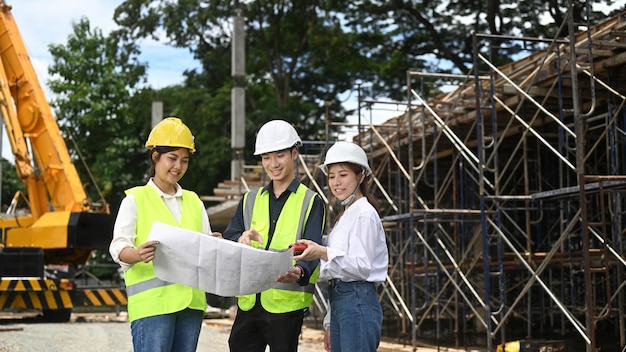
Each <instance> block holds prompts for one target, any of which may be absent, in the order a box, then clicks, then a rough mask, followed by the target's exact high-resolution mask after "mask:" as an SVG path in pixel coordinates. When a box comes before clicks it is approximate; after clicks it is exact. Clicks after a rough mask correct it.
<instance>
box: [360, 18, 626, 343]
mask: <svg viewBox="0 0 626 352" xmlns="http://www.w3.org/2000/svg"><path fill="white" fill-rule="evenodd" d="M565 25H567V26H569V29H570V31H569V32H570V33H576V34H575V36H574V39H575V40H573V41H571V40H569V39H568V38H566V39H565V40H560V39H559V40H557V39H555V40H547V41H545V46H544V49H542V50H541V51H536V52H533V53H530V55H529V56H527V57H525V58H524V59H521V60H519V61H516V62H513V63H511V64H508V65H505V66H501V67H496V66H495V65H493V64H492V63H491V61H490V58H489V57H485V56H483V54H482V53H483V52H488V50H481V47H483V46H489V45H491V42H492V41H493V40H500V41H501V40H503V39H504V40H507V41H520V42H524V41H538V39H533V38H502V37H493V36H481V35H476V36H475V47H476V50H475V62H474V69H473V72H471V73H470V74H468V75H467V76H454V75H435V74H429V73H427V72H408V73H407V82H408V83H407V84H408V89H407V90H408V92H410V95H409V96H408V104H407V106H408V107H410V108H409V109H407V111H406V113H404V114H402V115H401V116H398V117H396V118H392V119H390V120H388V121H386V122H385V123H383V124H381V125H378V126H374V125H371V124H370V125H369V126H365V128H364V129H363V131H362V132H361V133H360V134H359V135H358V136H357V137H355V139H354V140H355V141H356V142H358V143H359V144H361V146H363V147H364V148H365V149H366V150H367V151H369V153H370V156H371V162H372V165H373V169H374V175H375V177H376V184H377V185H378V187H376V192H377V195H378V196H379V198H380V199H381V203H385V207H384V209H385V210H384V213H383V214H381V216H382V217H383V220H384V223H385V224H386V228H387V231H388V236H389V250H390V258H391V266H390V270H389V279H388V282H387V284H386V285H384V287H383V288H381V299H382V301H383V302H384V307H385V311H386V313H387V320H386V321H387V324H394V325H393V326H387V328H388V329H389V330H390V331H391V330H393V331H395V332H397V336H398V337H401V336H406V338H407V339H408V340H409V341H410V343H412V344H414V345H415V344H416V343H417V342H416V341H418V340H422V339H435V340H440V341H446V342H447V343H446V345H449V342H454V344H455V345H457V347H463V346H466V345H473V344H476V343H478V344H480V345H486V346H487V347H488V350H490V351H491V350H495V348H493V346H494V345H496V344H499V343H501V342H504V341H510V340H515V339H541V338H543V339H562V340H564V341H567V342H568V343H569V344H568V345H567V346H576V347H568V348H575V349H572V350H575V351H584V350H585V347H584V346H586V350H587V351H596V350H599V349H600V347H602V351H606V350H613V349H614V350H615V351H618V350H619V351H622V350H623V349H624V346H625V345H626V335H625V334H626V326H625V319H626V316H625V304H626V300H625V299H626V297H625V289H624V286H625V285H626V281H625V279H624V278H625V276H624V274H625V270H624V269H625V266H626V260H625V257H626V256H625V253H626V251H625V248H624V247H625V245H626V236H625V235H624V230H625V229H626V109H625V108H624V104H625V102H626V13H622V14H619V15H618V16H615V17H613V18H610V19H608V20H606V21H605V22H603V23H600V24H596V25H587V26H583V25H580V24H574V23H572V21H570V23H567V24H565ZM424 82H427V83H428V84H423V83H424ZM433 82H443V83H445V84H446V85H450V84H453V85H454V88H453V89H451V90H449V93H444V94H439V95H437V96H435V97H428V96H427V94H426V93H425V92H421V91H420V89H419V87H422V86H430V87H432V84H433ZM480 341H482V342H483V343H480Z"/></svg>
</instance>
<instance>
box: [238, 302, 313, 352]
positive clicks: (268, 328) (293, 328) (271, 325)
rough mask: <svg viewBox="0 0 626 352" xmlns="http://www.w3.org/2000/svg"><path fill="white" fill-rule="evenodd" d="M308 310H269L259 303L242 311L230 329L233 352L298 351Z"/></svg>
mask: <svg viewBox="0 0 626 352" xmlns="http://www.w3.org/2000/svg"><path fill="white" fill-rule="evenodd" d="M303 320H304V310H297V311H294V312H289V313H281V314H274V313H269V312H267V311H266V310H265V309H263V307H261V304H260V303H259V300H258V298H257V303H256V304H255V306H254V307H253V308H252V309H250V310H249V311H243V310H238V311H237V316H236V317H235V322H234V323H233V327H232V329H231V331H230V337H229V338H228V345H229V346H230V351H231V352H265V347H266V346H268V345H269V346H270V351H271V352H296V351H298V339H299V337H300V332H301V331H302V322H303Z"/></svg>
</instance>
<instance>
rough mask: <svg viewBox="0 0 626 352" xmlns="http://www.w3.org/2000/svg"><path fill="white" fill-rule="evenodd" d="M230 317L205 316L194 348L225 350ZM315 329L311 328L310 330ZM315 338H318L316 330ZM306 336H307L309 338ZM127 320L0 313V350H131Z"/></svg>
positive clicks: (309, 348) (307, 348) (309, 349)
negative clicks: (45, 319)
mask: <svg viewBox="0 0 626 352" xmlns="http://www.w3.org/2000/svg"><path fill="white" fill-rule="evenodd" d="M231 324H232V321H231V320H229V319H205V321H204V325H203V327H202V331H201V332H200V341H199V345H198V351H228V335H229V334H230V326H231ZM307 330H310V329H305V331H303V341H302V343H301V345H300V347H299V351H300V352H321V351H324V349H323V343H322V340H321V339H319V340H318V341H305V340H304V336H305V335H310V333H311V332H312V331H307ZM313 333H315V332H313ZM317 336H318V338H321V337H319V336H321V335H320V334H319V332H317ZM309 339H310V338H309ZM132 350H133V348H132V343H131V336H130V323H129V322H128V320H127V318H126V316H124V315H119V316H117V315H115V314H72V319H71V322H69V323H44V322H41V321H39V319H38V318H37V317H36V316H34V315H31V316H23V315H22V316H19V317H16V316H7V315H3V316H0V352H8V351H10V352H14V351H45V352H61V351H63V352H84V351H90V352H110V351H116V352H126V351H128V352H132Z"/></svg>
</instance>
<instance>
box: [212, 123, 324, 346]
mask: <svg viewBox="0 0 626 352" xmlns="http://www.w3.org/2000/svg"><path fill="white" fill-rule="evenodd" d="M301 145H302V140H301V139H300V137H299V136H298V133H297V132H296V130H295V129H294V128H293V126H291V124H289V123H288V122H286V121H283V120H272V121H269V122H267V123H266V124H264V125H263V126H262V127H261V129H259V132H258V133H257V137H256V144H255V150H254V155H260V156H261V162H262V164H263V169H264V170H265V172H266V173H267V174H268V176H269V177H270V178H271V181H270V182H269V184H267V185H266V186H265V187H262V188H260V189H259V190H253V191H250V192H248V193H246V194H245V195H244V196H243V198H242V200H241V202H240V203H239V206H238V207H237V210H236V211H235V213H234V215H233V217H232V218H231V220H230V223H229V224H228V227H227V228H226V230H225V231H224V238H226V239H230V240H233V241H238V242H239V243H244V244H247V245H250V246H253V247H256V248H263V249H265V250H285V249H287V248H289V245H291V244H293V243H296V241H298V240H300V239H307V240H311V241H314V242H316V243H322V232H323V229H324V222H325V220H326V207H325V205H324V202H323V201H322V200H321V198H320V197H319V195H318V194H317V193H315V192H313V191H312V190H310V189H308V188H307V187H306V186H304V185H303V184H301V183H300V181H299V180H298V179H297V178H296V176H295V165H296V160H297V158H298V147H300V146H301ZM318 265H319V259H317V260H312V261H297V262H296V261H294V265H293V267H292V269H291V270H289V271H287V272H286V273H284V274H283V275H280V276H279V277H278V279H277V281H278V282H280V284H278V285H277V286H276V287H275V288H272V289H269V290H266V291H263V292H259V293H257V294H251V295H246V296H239V297H237V305H238V308H239V309H238V312H237V316H236V318H235V322H234V323H233V327H232V329H231V333H230V338H229V340H228V343H229V346H230V350H231V352H264V351H265V350H266V346H270V349H271V351H272V352H293V351H297V350H298V338H299V335H300V331H301V329H302V323H303V320H304V313H305V312H306V310H307V309H308V308H309V305H310V304H311V302H312V300H313V293H314V289H315V282H316V280H317V275H318V271H319V268H318Z"/></svg>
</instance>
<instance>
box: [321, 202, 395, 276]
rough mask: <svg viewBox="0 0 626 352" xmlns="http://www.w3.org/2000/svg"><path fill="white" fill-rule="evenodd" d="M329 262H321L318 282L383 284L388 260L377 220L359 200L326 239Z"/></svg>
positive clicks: (383, 233)
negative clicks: (321, 280) (330, 280)
mask: <svg viewBox="0 0 626 352" xmlns="http://www.w3.org/2000/svg"><path fill="white" fill-rule="evenodd" d="M326 251H327V256H328V260H323V259H322V260H320V275H319V277H320V278H321V279H326V280H329V279H339V280H342V281H368V282H373V283H382V282H384V281H385V279H386V277H387V266H388V265H389V256H388V253H387V241H386V238H385V231H384V230H383V225H382V222H381V221H380V216H379V215H378V213H377V212H376V209H375V208H374V207H373V206H372V205H371V204H370V203H369V202H368V201H367V198H365V197H362V198H360V199H358V200H357V201H355V202H354V203H352V205H350V206H349V207H348V208H347V209H346V210H345V212H344V213H343V215H342V216H341V218H339V221H337V223H336V224H335V227H334V228H333V229H332V230H331V232H330V234H329V235H328V239H327V244H326Z"/></svg>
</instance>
